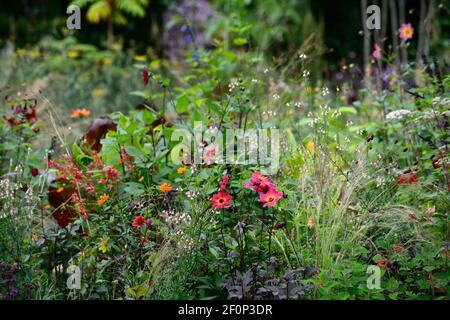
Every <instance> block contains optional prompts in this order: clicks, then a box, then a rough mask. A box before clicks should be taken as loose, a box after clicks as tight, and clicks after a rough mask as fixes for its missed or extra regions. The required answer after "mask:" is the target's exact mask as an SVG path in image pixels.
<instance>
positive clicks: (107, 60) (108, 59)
mask: <svg viewBox="0 0 450 320" xmlns="http://www.w3.org/2000/svg"><path fill="white" fill-rule="evenodd" d="M112 62H113V61H112V58H111V57H106V58H103V64H105V65H110V64H112Z"/></svg>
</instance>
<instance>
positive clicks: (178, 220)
mask: <svg viewBox="0 0 450 320" xmlns="http://www.w3.org/2000/svg"><path fill="white" fill-rule="evenodd" d="M161 218H163V219H164V221H166V222H167V223H168V224H171V225H173V226H174V227H177V226H179V225H180V224H182V223H184V224H189V223H190V222H191V220H192V219H191V216H190V215H189V214H188V213H185V212H176V211H175V210H173V209H169V210H164V211H163V212H162V213H161Z"/></svg>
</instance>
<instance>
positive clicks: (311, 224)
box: [306, 217, 316, 229]
mask: <svg viewBox="0 0 450 320" xmlns="http://www.w3.org/2000/svg"><path fill="white" fill-rule="evenodd" d="M306 225H307V226H308V228H310V229H312V228H314V226H315V225H316V221H314V218H313V217H309V218H308V222H307V223H306Z"/></svg>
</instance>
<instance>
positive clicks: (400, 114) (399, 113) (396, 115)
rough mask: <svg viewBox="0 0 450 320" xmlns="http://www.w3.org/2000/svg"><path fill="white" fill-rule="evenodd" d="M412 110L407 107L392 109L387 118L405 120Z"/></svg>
mask: <svg viewBox="0 0 450 320" xmlns="http://www.w3.org/2000/svg"><path fill="white" fill-rule="evenodd" d="M410 114H411V111H409V110H405V109H399V110H395V111H391V112H389V113H388V114H387V115H386V120H403V119H406V118H407V117H409V115H410Z"/></svg>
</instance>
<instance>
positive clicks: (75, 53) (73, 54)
mask: <svg viewBox="0 0 450 320" xmlns="http://www.w3.org/2000/svg"><path fill="white" fill-rule="evenodd" d="M79 55H80V53H79V52H78V51H76V50H70V51H68V52H67V57H69V58H70V59H75V58H77V57H78V56H79Z"/></svg>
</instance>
